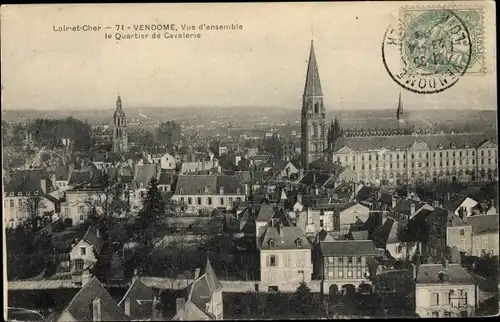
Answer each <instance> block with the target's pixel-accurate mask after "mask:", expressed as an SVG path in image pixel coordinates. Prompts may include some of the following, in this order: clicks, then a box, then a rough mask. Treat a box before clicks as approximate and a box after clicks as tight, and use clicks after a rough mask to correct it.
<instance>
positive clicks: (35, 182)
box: [4, 170, 54, 195]
mask: <svg viewBox="0 0 500 322" xmlns="http://www.w3.org/2000/svg"><path fill="white" fill-rule="evenodd" d="M43 179H45V183H46V188H47V191H46V193H50V192H51V191H52V190H54V188H53V187H52V181H51V180H49V174H48V172H47V171H44V170H22V171H17V172H14V173H12V177H11V180H9V182H7V183H6V184H5V185H4V192H5V193H11V192H12V193H14V195H17V194H18V193H23V194H25V193H27V192H29V193H34V192H35V191H38V193H39V194H40V195H41V194H42V193H43V188H42V180H43Z"/></svg>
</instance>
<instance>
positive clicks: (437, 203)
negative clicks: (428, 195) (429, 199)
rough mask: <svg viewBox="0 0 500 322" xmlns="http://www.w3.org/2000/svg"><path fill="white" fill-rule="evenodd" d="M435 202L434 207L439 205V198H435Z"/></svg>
mask: <svg viewBox="0 0 500 322" xmlns="http://www.w3.org/2000/svg"><path fill="white" fill-rule="evenodd" d="M433 204H434V208H437V207H439V201H438V200H434V202H433Z"/></svg>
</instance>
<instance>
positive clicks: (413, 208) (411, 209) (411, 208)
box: [410, 202, 415, 216]
mask: <svg viewBox="0 0 500 322" xmlns="http://www.w3.org/2000/svg"><path fill="white" fill-rule="evenodd" d="M414 214H415V204H414V203H413V202H412V203H411V204H410V216H413V215H414Z"/></svg>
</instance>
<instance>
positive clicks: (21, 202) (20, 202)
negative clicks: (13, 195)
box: [17, 199, 23, 208]
mask: <svg viewBox="0 0 500 322" xmlns="http://www.w3.org/2000/svg"><path fill="white" fill-rule="evenodd" d="M17 203H18V205H19V208H21V207H22V206H23V199H19V200H18V202H17Z"/></svg>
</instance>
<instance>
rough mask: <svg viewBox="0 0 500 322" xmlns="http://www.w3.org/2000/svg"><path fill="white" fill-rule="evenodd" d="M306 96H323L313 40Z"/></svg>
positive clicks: (305, 88)
mask: <svg viewBox="0 0 500 322" xmlns="http://www.w3.org/2000/svg"><path fill="white" fill-rule="evenodd" d="M304 96H323V91H322V90H321V82H320V80H319V72H318V64H317V63H316V55H315V54H314V43H313V41H312V40H311V51H310V53H309V63H308V65H307V76H306V85H305V87H304Z"/></svg>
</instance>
